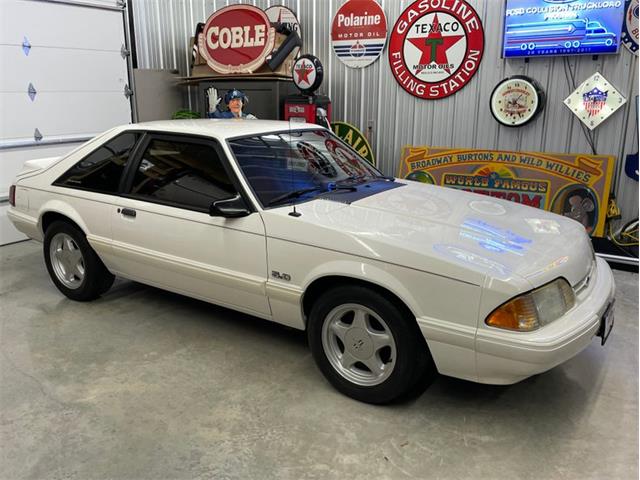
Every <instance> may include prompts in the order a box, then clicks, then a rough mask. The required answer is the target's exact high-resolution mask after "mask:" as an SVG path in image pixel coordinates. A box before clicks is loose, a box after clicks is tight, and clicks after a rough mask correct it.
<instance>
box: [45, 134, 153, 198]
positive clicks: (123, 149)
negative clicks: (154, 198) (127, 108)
mask: <svg viewBox="0 0 640 480" xmlns="http://www.w3.org/2000/svg"><path fill="white" fill-rule="evenodd" d="M141 135H142V134H141V133H139V132H127V133H123V134H121V135H118V136H117V137H115V138H113V139H111V140H109V141H108V142H107V143H105V144H104V145H102V146H101V147H99V148H98V149H97V150H94V151H93V152H91V153H90V154H89V155H87V156H86V157H84V158H83V159H82V160H80V161H79V162H78V163H76V164H75V165H74V166H73V167H71V168H70V169H69V170H67V171H66V172H65V173H64V174H62V175H61V176H60V177H59V178H58V179H57V180H56V181H55V182H54V183H53V184H54V185H56V186H59V187H69V188H79V189H82V190H91V191H94V192H99V193H117V192H118V187H119V185H120V178H121V177H122V174H123V173H124V169H125V167H126V165H127V162H128V161H129V157H130V155H131V152H132V151H133V148H134V147H135V145H136V143H137V142H138V140H139V139H140V136H141Z"/></svg>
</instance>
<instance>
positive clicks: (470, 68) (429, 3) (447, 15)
mask: <svg viewBox="0 0 640 480" xmlns="http://www.w3.org/2000/svg"><path fill="white" fill-rule="evenodd" d="M483 52H484V31H483V29H482V22H481V20H480V17H479V16H478V14H477V13H476V11H475V10H474V9H473V7H472V6H471V5H469V3H468V2H467V1H465V0H417V1H415V2H413V3H412V4H411V5H409V7H408V8H407V9H406V10H405V11H404V12H402V14H401V15H400V17H399V18H398V20H397V21H396V23H395V25H394V26H393V30H392V32H391V39H390V41H389V64H390V66H391V71H392V72H393V76H394V77H395V79H396V81H397V82H398V83H399V84H400V86H401V87H402V88H403V89H405V90H406V91H407V92H409V93H410V94H411V95H414V96H416V97H419V98H424V99H426V100H435V99H438V98H444V97H448V96H449V95H453V94H454V93H456V92H457V91H458V90H460V89H461V88H463V87H464V86H465V85H466V84H467V83H468V82H469V80H471V78H472V77H473V76H474V75H475V73H476V71H477V70H478V67H479V66H480V61H481V60H482V54H483Z"/></svg>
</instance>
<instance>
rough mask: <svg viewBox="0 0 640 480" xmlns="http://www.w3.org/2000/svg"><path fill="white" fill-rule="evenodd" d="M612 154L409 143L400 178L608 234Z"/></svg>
mask: <svg viewBox="0 0 640 480" xmlns="http://www.w3.org/2000/svg"><path fill="white" fill-rule="evenodd" d="M614 163H615V162H614V158H613V157H610V156H603V155H583V154H578V155H562V154H553V153H534V152H510V151H499V150H469V149H448V148H430V147H425V146H406V147H404V148H403V151H402V160H401V162H400V169H399V172H398V176H399V177H401V178H407V179H410V180H417V181H420V182H424V183H431V184H434V185H442V186H445V187H451V188H457V189H461V190H467V191H470V192H475V193H480V194H484V195H488V196H491V197H495V198H502V199H505V200H511V201H513V202H517V203H521V204H523V205H529V206H531V207H536V208H541V209H544V210H548V211H552V212H555V213H557V214H559V215H564V216H566V217H570V218H573V219H574V220H577V221H578V222H580V223H582V224H583V225H584V227H585V229H586V230H587V232H588V233H589V234H592V235H596V236H601V235H603V233H604V223H605V220H606V209H607V202H608V199H609V192H610V188H611V176H612V174H613V168H614Z"/></svg>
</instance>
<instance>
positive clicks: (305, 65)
mask: <svg viewBox="0 0 640 480" xmlns="http://www.w3.org/2000/svg"><path fill="white" fill-rule="evenodd" d="M292 75H293V83H294V84H295V86H296V87H298V90H300V91H301V92H302V93H303V94H305V95H313V92H315V91H316V90H317V89H318V88H320V85H321V84H322V78H323V77H324V69H323V68H322V63H320V60H319V59H318V58H317V57H314V56H313V55H302V56H301V57H300V58H299V59H298V60H296V63H294V64H293V71H292Z"/></svg>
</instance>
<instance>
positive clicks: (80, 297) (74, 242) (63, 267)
mask: <svg viewBox="0 0 640 480" xmlns="http://www.w3.org/2000/svg"><path fill="white" fill-rule="evenodd" d="M43 250H44V260H45V264H46V266H47V271H48V272H49V276H50V277H51V280H52V281H53V283H54V284H55V286H56V287H58V290H60V291H61V292H62V293H63V294H64V295H66V296H67V297H69V298H70V299H72V300H77V301H79V302H86V301H89V300H94V299H96V298H98V297H99V296H100V295H101V294H103V293H105V292H106V291H107V290H109V288H111V285H113V281H114V280H115V276H114V275H113V274H112V273H111V272H109V270H107V268H106V267H105V266H104V264H103V263H102V260H100V258H99V257H98V255H97V254H96V252H94V251H93V249H92V248H91V246H90V245H89V242H87V238H86V236H85V234H84V233H83V232H82V231H81V230H79V229H78V228H77V227H75V226H73V225H71V224H70V223H67V222H64V221H56V222H53V223H52V224H51V225H50V226H49V227H48V228H47V231H46V232H45V236H44V248H43Z"/></svg>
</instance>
